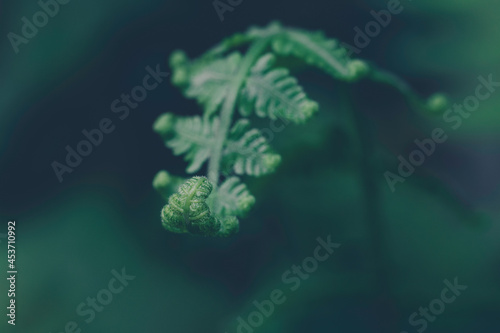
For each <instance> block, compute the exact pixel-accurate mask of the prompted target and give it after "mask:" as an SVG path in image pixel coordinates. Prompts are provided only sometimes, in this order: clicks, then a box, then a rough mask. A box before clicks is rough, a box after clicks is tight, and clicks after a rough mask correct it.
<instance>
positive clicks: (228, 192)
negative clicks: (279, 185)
mask: <svg viewBox="0 0 500 333" xmlns="http://www.w3.org/2000/svg"><path fill="white" fill-rule="evenodd" d="M212 197H213V207H214V212H215V213H216V214H217V215H220V216H237V217H245V216H246V215H247V214H248V212H249V211H250V209H251V208H252V206H253V205H254V203H255V198H254V196H253V195H251V194H250V192H249V191H248V189H247V186H246V185H245V184H243V183H242V182H241V181H240V179H239V178H238V177H230V178H227V179H226V180H225V181H224V182H223V183H222V185H221V186H220V187H219V188H218V189H217V191H216V193H215V194H214V195H213V196H212Z"/></svg>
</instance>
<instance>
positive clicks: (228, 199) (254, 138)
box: [153, 23, 446, 236]
mask: <svg viewBox="0 0 500 333" xmlns="http://www.w3.org/2000/svg"><path fill="white" fill-rule="evenodd" d="M245 45H248V49H247V51H246V52H245V53H239V51H236V50H235V49H236V48H242V47H243V46H245ZM226 54H228V55H226ZM277 56H293V57H296V58H298V59H300V60H302V61H304V62H305V63H306V64H308V65H311V66H314V67H316V68H319V69H321V70H322V71H324V72H325V73H327V74H329V75H330V76H332V77H333V78H334V79H337V80H341V81H346V82H354V81H357V80H360V79H362V78H369V79H372V80H374V81H377V82H382V83H386V84H389V85H393V86H394V87H396V88H397V89H398V90H399V91H400V92H401V93H403V94H404V95H405V96H406V97H407V98H408V100H409V101H410V102H411V103H412V104H413V105H417V106H418V107H419V108H421V109H427V110H434V111H437V110H441V109H444V108H445V107H446V99H445V98H444V97H443V96H442V95H434V96H433V97H431V98H430V99H429V100H428V101H422V100H421V99H420V98H419V97H418V96H417V94H415V93H414V92H413V90H411V89H410V88H409V86H408V85H407V84H406V83H405V82H403V81H402V80H400V79H399V78H397V77H396V76H394V75H392V74H390V73H388V72H385V71H381V70H379V69H377V68H376V67H374V66H371V65H369V64H368V63H367V62H365V61H362V60H358V59H350V58H349V56H348V55H347V51H346V50H345V49H344V48H343V47H342V46H341V45H340V44H339V42H338V41H336V40H334V39H329V38H326V37H325V36H324V35H323V33H322V32H309V31H305V30H301V29H294V28H287V27H283V26H282V25H281V24H279V23H271V24H270V25H268V26H267V27H264V28H255V27H253V28H250V29H249V30H248V31H247V32H245V33H240V34H235V35H233V36H232V37H229V38H226V39H225V40H223V41H222V42H221V43H220V44H219V45H216V46H215V47H214V48H212V49H210V50H209V51H207V52H206V53H205V54H204V55H202V56H201V57H200V58H198V59H196V60H190V59H188V58H187V56H186V55H185V54H184V53H183V52H182V51H176V52H174V53H173V54H172V57H171V59H170V64H171V67H172V71H173V75H172V82H173V84H174V85H176V86H178V87H179V88H180V89H181V90H182V91H183V93H184V95H185V96H186V97H188V98H195V99H196V100H197V101H198V102H199V103H200V105H202V106H203V109H204V112H203V117H199V116H196V117H177V116H174V115H173V114H170V113H167V114H163V115H161V116H160V117H159V118H158V119H157V121H156V122H155V124H154V126H153V128H154V130H155V131H156V132H157V133H158V134H159V135H160V136H161V137H162V139H163V140H164V141H165V144H166V146H167V147H169V148H171V149H172V150H173V152H174V154H176V155H180V154H185V159H186V160H187V161H189V162H190V163H189V165H188V167H187V170H186V172H187V173H195V172H199V170H200V169H201V168H202V166H203V164H204V163H205V162H206V161H208V172H207V174H208V179H207V178H206V177H192V178H190V179H188V180H187V181H185V182H184V183H183V184H182V185H180V186H179V182H180V181H182V178H180V177H175V176H171V175H169V174H168V173H167V172H163V171H162V172H160V173H158V174H157V176H156V177H155V180H154V187H155V189H157V190H158V191H159V192H160V193H161V194H162V195H163V196H164V197H166V196H167V195H170V197H169V199H168V204H167V205H166V206H165V207H164V208H163V210H162V214H161V218H162V224H163V226H164V227H165V228H166V229H167V230H170V231H172V232H176V233H190V234H195V235H205V236H229V235H232V234H234V233H235V232H237V231H238V229H239V221H238V219H237V217H243V216H245V215H246V214H247V213H248V211H249V209H250V208H251V207H252V206H253V204H254V202H255V198H254V197H253V196H252V195H251V194H250V193H249V191H248V189H247V187H246V185H245V184H244V183H242V182H241V180H240V179H239V178H236V177H232V176H231V175H232V174H233V173H234V174H238V175H250V176H263V175H266V174H269V173H272V172H274V171H275V170H276V168H277V166H278V165H279V163H280V161H281V157H280V155H278V154H276V153H275V152H274V151H273V149H272V148H271V147H270V145H269V143H268V142H267V140H266V139H265V137H264V136H263V135H262V133H261V132H260V131H259V130H258V129H255V128H254V129H251V127H250V120H249V119H248V118H249V117H251V116H252V115H253V114H255V115H257V116H258V117H269V118H271V119H277V118H281V119H283V120H286V121H289V122H293V123H296V124H299V123H304V122H305V121H307V119H309V118H310V117H311V116H312V115H313V114H314V113H316V111H317V110H318V104H317V103H316V102H314V101H312V100H310V99H309V98H308V97H307V96H306V94H305V93H304V91H303V89H302V87H301V86H300V85H299V84H298V83H297V80H296V79H295V78H293V77H292V76H290V75H289V71H288V69H286V68H275V67H274V63H275V58H276V57H277ZM235 110H239V111H240V112H239V113H240V116H241V117H242V118H240V119H237V120H236V121H235V122H234V123H233V114H234V112H235ZM221 176H223V177H224V176H226V177H228V178H227V179H225V180H224V179H222V180H221ZM174 191H177V193H175V194H171V193H172V192H174Z"/></svg>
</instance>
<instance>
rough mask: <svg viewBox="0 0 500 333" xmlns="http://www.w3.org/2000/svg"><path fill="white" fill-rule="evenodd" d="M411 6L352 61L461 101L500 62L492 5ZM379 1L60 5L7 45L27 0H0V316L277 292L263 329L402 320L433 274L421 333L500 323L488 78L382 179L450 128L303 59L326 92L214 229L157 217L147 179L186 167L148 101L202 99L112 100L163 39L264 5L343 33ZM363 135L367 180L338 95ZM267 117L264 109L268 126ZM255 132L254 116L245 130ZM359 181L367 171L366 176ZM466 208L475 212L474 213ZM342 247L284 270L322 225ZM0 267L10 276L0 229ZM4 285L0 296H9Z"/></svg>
mask: <svg viewBox="0 0 500 333" xmlns="http://www.w3.org/2000/svg"><path fill="white" fill-rule="evenodd" d="M402 5H403V7H404V10H403V12H402V13H401V14H399V15H397V16H393V18H392V21H391V23H390V25H389V26H387V27H386V28H384V29H383V30H382V31H381V33H380V35H378V36H376V37H374V38H373V39H372V40H371V42H370V44H369V45H368V46H367V47H366V48H364V49H363V50H362V52H361V53H360V54H359V55H358V56H359V57H361V58H363V59H367V60H370V61H373V62H374V63H376V64H378V65H379V66H381V67H383V68H386V69H388V70H391V71H392V72H395V73H397V74H398V75H400V76H401V77H403V78H404V79H405V80H407V81H408V82H409V83H410V84H411V85H412V86H413V87H414V88H415V89H416V90H417V91H418V92H419V93H421V94H422V95H423V96H428V95H429V94H431V93H434V92H436V91H443V92H445V93H447V94H448V95H449V97H450V99H451V101H452V102H459V103H461V102H462V101H463V99H464V98H465V97H466V96H468V95H470V94H471V93H472V92H473V91H474V89H475V87H476V85H477V77H478V76H480V75H483V76H487V75H489V74H493V76H494V77H497V76H498V77H499V78H500V61H499V60H500V46H499V45H500V44H499V43H498V41H499V40H498V38H499V36H500V34H499V33H500V24H499V22H500V21H499V18H500V3H495V2H491V1H486V0H482V1H466V0H461V1H451V0H446V1H430V0H429V1H427V0H419V1H411V2H410V1H402ZM386 7H387V2H385V1H368V0H366V1H362V0H359V1H358V0H355V1H347V0H345V1H344V0H343V1H335V2H327V1H318V0H313V1H308V2H304V1H278V0H272V1H261V0H254V1H243V2H242V3H241V4H240V5H238V6H237V7H235V8H234V11H232V12H226V13H225V14H224V16H225V19H224V21H223V22H221V21H220V20H219V18H218V16H217V14H216V11H215V9H214V8H213V5H212V2H211V1H209V0H206V1H184V2H180V1H176V2H174V1H160V0H146V1H116V0H108V1H85V2H83V1H70V2H69V3H68V4H65V5H61V7H60V12H59V13H58V14H57V15H56V16H54V17H53V18H50V20H49V22H48V24H47V25H46V26H45V27H43V28H41V29H40V30H39V32H38V34H37V35H36V36H35V37H34V38H33V39H31V40H29V42H28V43H27V44H22V45H20V46H19V53H18V54H16V53H15V52H14V51H13V49H12V46H11V44H10V42H9V39H8V38H7V37H6V36H7V34H8V33H9V32H14V33H16V34H20V30H21V26H22V21H21V18H22V17H23V16H26V17H29V18H31V17H32V15H33V14H34V13H36V12H37V11H39V10H40V7H39V5H38V4H37V2H36V1H22V2H21V1H2V2H1V3H0V31H1V33H2V36H4V37H2V42H1V43H0V55H1V57H0V59H1V61H0V138H1V139H0V152H1V155H0V195H1V201H0V221H2V223H1V225H2V226H3V227H2V228H3V229H0V233H6V232H7V221H8V220H16V221H17V228H16V235H17V242H16V247H17V258H16V259H17V265H18V271H19V274H18V277H17V293H16V301H17V307H16V310H17V317H16V319H17V320H16V326H15V328H13V327H11V326H10V325H7V323H6V321H7V320H6V317H5V315H4V314H3V313H2V316H3V317H4V319H2V321H1V322H0V331H1V332H6V331H15V332H53V333H55V332H63V331H64V327H65V325H66V323H67V322H70V321H75V322H77V323H78V325H79V328H80V329H81V330H82V332H181V333H191V332H236V323H237V317H238V316H242V317H245V318H246V317H247V316H248V314H249V313H250V312H252V311H254V310H255V308H254V306H253V304H252V302H253V301H254V300H259V301H261V300H264V299H268V298H269V294H270V292H271V291H272V290H273V289H282V290H284V291H286V297H287V301H286V302H285V303H284V304H283V305H279V306H277V307H276V310H275V312H274V314H273V315H272V316H270V317H269V318H267V319H266V320H265V322H264V324H263V325H261V326H260V327H258V328H256V329H255V332H262V333H266V332H289V333H295V332H320V331H321V332H323V331H326V332H381V333H382V332H384V333H388V332H395V333H396V332H401V331H407V332H417V330H416V328H415V327H413V326H411V325H410V324H409V322H408V317H409V316H410V315H411V314H412V313H413V312H414V311H418V308H419V307H420V306H428V305H429V302H430V301H432V300H433V299H435V298H437V297H439V296H440V293H441V290H442V289H443V287H444V284H443V280H445V279H448V280H450V281H452V280H453V279H454V278H455V277H458V281H459V282H460V283H462V284H465V285H467V286H468V288H467V290H466V291H464V292H463V294H462V295H461V296H460V297H458V298H457V300H456V301H455V302H453V303H452V304H450V305H447V306H446V309H445V311H444V312H443V314H441V315H439V316H438V318H437V319H436V320H435V321H434V322H432V323H429V325H428V327H427V330H426V331H427V332H454V333H462V332H464V333H465V332H475V333H479V332H498V330H499V328H500V318H499V316H498V311H499V310H500V285H499V283H500V242H499V236H500V224H499V222H500V218H499V217H500V214H499V212H500V205H499V203H500V191H499V185H500V173H499V170H500V146H499V143H500V134H499V129H500V112H498V110H499V107H500V94H498V93H497V94H494V95H492V97H491V98H490V99H488V100H487V101H485V102H482V103H481V106H480V109H479V110H478V111H477V112H475V113H474V114H473V115H472V116H471V117H470V118H469V119H467V120H465V121H464V123H463V126H462V127H461V128H460V129H459V130H457V131H453V132H449V134H450V139H449V140H448V141H447V142H446V143H445V144H442V145H440V146H438V148H437V151H436V153H435V154H434V155H433V156H432V157H430V158H429V159H428V160H427V161H426V163H425V164H424V165H423V166H422V167H420V168H418V170H417V172H416V174H415V175H413V176H412V177H410V178H409V179H408V180H407V181H406V182H405V183H403V184H398V185H396V187H397V191H396V192H395V193H392V192H391V191H390V190H389V188H388V187H387V185H386V183H385V180H384V177H383V172H384V171H385V170H391V171H394V170H395V169H396V167H397V163H398V161H397V156H398V155H400V154H402V155H403V156H407V153H408V152H409V151H411V150H412V149H414V144H413V140H414V139H416V138H419V139H422V138H424V137H428V136H429V133H430V132H431V130H432V129H433V128H435V127H443V126H445V125H443V121H442V118H441V117H440V116H439V115H428V114H415V113H414V112H413V111H411V110H410V108H409V106H408V105H407V103H406V102H405V100H404V99H403V97H402V96H400V95H399V94H398V93H397V91H395V90H394V89H392V88H390V87H388V86H383V85H382V86H381V85H375V84H373V83H370V82H361V83H359V84H356V86H355V87H353V88H348V87H347V86H345V85H343V84H340V83H337V82H334V81H332V80H331V79H330V78H329V77H328V76H327V75H325V74H322V73H320V72H318V71H315V70H302V69H300V70H299V71H298V72H296V73H295V74H296V75H297V76H298V78H299V80H300V81H301V83H302V84H303V85H304V88H305V90H306V91H307V92H308V94H309V95H310V96H311V97H312V98H313V99H315V100H317V101H318V102H319V104H320V112H319V113H318V115H317V116H316V117H315V118H314V119H312V120H311V121H309V122H308V123H307V124H305V125H302V126H293V125H289V126H287V127H286V128H285V129H284V130H283V131H282V132H281V133H279V134H277V135H276V137H275V139H274V140H273V141H272V145H273V146H274V147H275V148H276V150H277V151H278V152H280V153H282V155H283V162H282V165H281V166H280V168H279V169H278V171H277V173H276V174H274V175H271V176H267V177H265V178H260V179H252V178H248V179H245V181H246V183H247V184H248V185H249V187H250V190H251V192H252V193H253V195H254V196H255V197H256V198H257V204H256V206H255V207H254V209H253V211H252V213H251V214H250V216H249V217H248V218H247V219H244V220H243V221H242V223H241V228H240V232H239V234H237V235H236V236H233V237H231V238H228V239H209V238H201V237H193V236H185V235H176V234H172V233H169V232H167V231H165V230H163V229H162V227H161V223H160V218H159V213H160V209H161V207H162V206H163V205H164V202H163V200H162V198H161V197H160V196H159V195H158V194H157V193H155V192H154V190H153V189H152V186H151V181H152V178H153V176H154V175H155V173H156V172H157V171H158V170H160V169H167V170H169V171H170V172H172V173H173V174H178V175H184V168H185V163H184V162H183V161H182V158H179V157H175V156H173V155H172V153H171V151H169V150H168V149H166V148H165V147H164V146H163V143H162V142H161V140H160V139H159V137H157V135H156V134H155V133H153V131H152V129H151V127H152V124H153V121H154V120H155V119H156V117H158V115H159V114H161V113H163V112H166V111H173V112H175V113H178V114H196V113H198V112H199V110H200V109H199V108H198V106H197V104H196V103H195V102H194V101H192V100H187V99H185V98H184V97H183V96H182V95H181V93H180V92H179V91H178V90H177V89H176V88H174V87H173V86H172V85H171V84H170V83H169V82H164V83H162V84H161V85H160V86H159V87H158V88H157V89H155V90H154V91H152V92H150V93H149V94H148V97H147V99H146V100H145V101H144V102H142V103H140V105H139V106H138V107H137V108H136V109H134V110H132V112H131V113H130V116H129V117H128V118H127V119H125V120H123V121H119V120H117V117H116V115H115V114H113V113H112V112H111V110H110V104H111V102H112V101H113V100H114V99H116V98H119V96H120V94H122V93H129V92H130V89H131V88H133V87H134V86H136V85H138V84H141V82H142V78H143V77H144V75H145V74H146V71H145V67H146V66H151V67H155V66H156V64H160V67H161V68H162V69H164V70H166V71H167V59H168V56H169V55H170V54H171V52H172V51H173V50H175V49H183V50H185V51H186V52H187V54H188V55H189V56H191V57H196V56H198V55H200V54H201V53H202V52H204V51H205V50H207V49H208V48H210V47H211V46H213V45H214V44H216V43H217V42H219V41H220V40H221V39H223V38H224V37H227V36H229V35H231V34H233V33H235V32H240V31H244V30H246V29H247V27H249V26H251V25H261V26H262V25H266V24H267V23H269V22H270V21H272V20H280V21H281V22H282V23H283V24H285V25H289V26H296V27H300V28H304V29H311V30H323V31H324V32H325V33H326V34H327V35H328V36H331V37H334V38H338V39H339V40H341V41H343V42H346V43H349V44H353V38H354V34H355V32H354V30H353V28H354V27H356V26H358V27H360V28H363V27H364V26H365V25H366V24H367V23H368V22H369V21H371V20H373V18H372V16H371V15H370V11H371V10H380V9H385V8H386ZM348 89H349V90H350V92H349V95H348V96H347V97H348V98H351V100H353V101H354V104H355V105H356V109H357V112H358V113H359V115H360V117H361V118H362V119H363V121H364V124H365V128H364V131H366V133H369V135H371V136H372V139H371V142H372V148H373V151H374V155H373V156H374V161H375V163H374V164H376V166H377V168H379V169H377V172H378V174H376V175H375V177H372V178H371V179H370V180H368V182H367V181H366V179H364V178H363V176H362V175H363V170H364V162H366V161H365V160H364V158H366V156H365V157H363V156H364V155H363V152H360V151H359V150H358V149H357V148H356V144H355V142H354V141H353V139H352V136H350V128H349V126H348V125H347V124H348V123H349V119H348V113H347V112H346V108H347V107H346V91H347V90H348ZM106 117H107V118H111V119H113V120H114V124H115V125H116V129H115V131H114V132H113V133H111V134H108V135H106V136H105V138H104V140H103V143H102V144H101V145H100V146H98V147H96V148H94V151H93V152H92V154H91V155H90V156H88V157H86V158H84V160H83V162H82V164H81V165H80V166H78V167H77V168H75V170H74V171H73V172H72V173H71V174H65V175H64V181H63V182H62V183H59V182H58V180H57V178H56V176H55V175H54V172H53V170H52V167H51V163H52V162H53V161H54V160H58V161H60V162H63V160H64V158H65V156H66V152H65V146H66V145H70V146H72V147H75V146H76V144H77V143H78V142H79V141H80V140H82V139H83V136H82V134H81V131H82V130H83V129H87V130H90V129H93V128H96V127H97V126H98V123H99V121H100V120H101V119H102V118H106ZM258 124H260V126H262V127H265V126H266V125H267V124H266V122H264V121H261V122H260V123H258ZM257 127H258V126H257ZM367 185H368V186H367ZM479 213H480V214H479ZM327 235H332V240H333V241H334V242H337V243H341V244H342V246H341V247H340V248H339V249H338V250H336V251H335V253H334V254H333V255H332V256H331V258H329V259H328V260H327V261H325V262H323V263H320V265H319V267H318V269H317V270H316V271H315V272H314V273H312V274H311V276H310V278H308V279H307V280H304V281H303V282H302V284H301V286H300V289H298V290H297V291H295V292H290V291H289V286H288V285H286V284H284V283H283V281H282V280H281V275H282V274H283V273H284V272H285V271H286V270H288V269H290V267H291V265H293V264H299V263H301V262H302V260H303V259H304V258H306V257H308V256H311V255H312V252H313V250H314V248H315V246H316V244H317V243H316V238H317V237H326V236H327ZM0 241H2V242H1V243H0V246H1V248H2V250H1V253H2V258H1V260H0V263H1V264H0V267H1V268H2V271H3V272H5V271H6V270H7V266H6V265H7V260H6V259H7V258H6V241H5V239H2V238H0ZM122 267H125V268H126V272H127V274H130V275H133V276H135V279H134V280H133V281H130V282H129V285H128V286H127V287H126V288H125V289H124V291H123V292H121V293H119V294H117V295H115V296H114V298H113V301H112V302H111V303H110V304H109V305H106V306H105V307H104V309H103V310H102V312H98V313H96V317H95V319H94V320H93V321H91V322H90V323H88V324H87V323H85V320H84V319H85V318H86V317H82V316H79V315H78V314H77V313H76V309H77V306H78V305H79V304H80V303H81V302H85V300H86V299H87V297H96V294H97V293H98V292H99V291H100V290H101V289H103V288H106V287H107V286H108V282H109V281H110V279H111V278H112V276H113V275H112V273H111V271H112V270H113V269H115V270H117V271H120V270H121V269H122ZM7 289H8V286H7V282H6V280H5V279H0V295H1V296H0V300H1V306H2V308H3V309H4V311H6V310H5V307H6V306H7V302H8V300H7V296H6V294H7Z"/></svg>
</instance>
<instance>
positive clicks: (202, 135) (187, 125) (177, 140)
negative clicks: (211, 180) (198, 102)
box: [154, 113, 219, 173]
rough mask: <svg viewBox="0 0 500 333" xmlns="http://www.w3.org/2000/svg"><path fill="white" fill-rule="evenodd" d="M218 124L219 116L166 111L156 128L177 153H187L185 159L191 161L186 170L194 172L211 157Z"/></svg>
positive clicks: (157, 122)
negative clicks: (211, 116)
mask: <svg viewBox="0 0 500 333" xmlns="http://www.w3.org/2000/svg"><path fill="white" fill-rule="evenodd" d="M218 125H219V121H218V119H217V118H215V119H202V118H200V117H198V116H196V117H184V118H181V117H175V116H174V115H173V114H171V113H166V114H164V115H162V116H160V118H158V120H157V121H156V123H155V125H154V128H155V130H156V131H157V132H158V133H159V134H160V135H162V136H163V137H164V138H166V140H165V145H166V146H167V147H169V148H171V149H172V150H173V152H174V154H175V155H181V154H186V156H185V159H186V160H187V161H190V162H191V163H190V164H189V166H188V168H187V169H186V171H187V172H188V173H193V172H196V171H198V170H199V169H200V168H201V166H202V165H203V163H205V162H206V161H207V160H208V158H209V157H210V152H211V149H212V146H213V144H214V137H215V133H216V131H217V128H218Z"/></svg>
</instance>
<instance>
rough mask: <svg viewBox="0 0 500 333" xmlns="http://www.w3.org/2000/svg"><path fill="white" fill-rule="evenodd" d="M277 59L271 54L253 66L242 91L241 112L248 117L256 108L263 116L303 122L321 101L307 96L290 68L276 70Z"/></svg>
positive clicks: (259, 114)
mask: <svg viewBox="0 0 500 333" xmlns="http://www.w3.org/2000/svg"><path fill="white" fill-rule="evenodd" d="M275 60H276V57H275V56H274V55H273V54H271V53H268V54H266V55H264V56H262V57H261V58H260V59H259V60H258V61H257V63H256V64H255V66H253V68H252V69H251V71H250V75H249V77H248V78H247V80H246V81H245V86H244V87H243V89H242V90H241V95H240V113H241V114H242V115H243V116H246V117H248V116H250V115H251V114H252V112H253V111H254V110H255V114H256V115H257V116H259V117H269V118H271V119H277V118H283V119H286V120H290V121H292V122H294V123H303V122H305V121H306V120H307V119H309V118H310V117H311V116H312V115H313V114H314V113H315V112H316V111H317V110H318V103H316V102H314V101H312V100H310V99H308V98H307V96H306V94H305V93H304V91H303V90H302V87H301V86H299V85H298V83H297V79H295V78H293V77H291V76H290V75H289V71H288V69H286V68H274V69H273V68H272V67H273V65H274V63H275Z"/></svg>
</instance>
